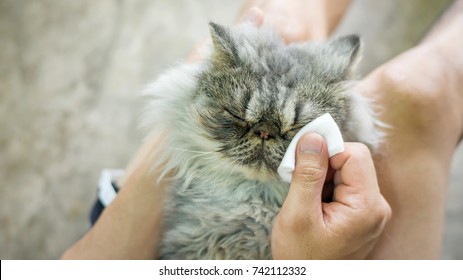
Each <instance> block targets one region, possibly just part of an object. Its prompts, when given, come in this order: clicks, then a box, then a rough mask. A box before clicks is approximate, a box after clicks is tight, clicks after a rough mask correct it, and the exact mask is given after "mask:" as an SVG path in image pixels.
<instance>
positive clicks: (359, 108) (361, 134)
mask: <svg viewBox="0 0 463 280" xmlns="http://www.w3.org/2000/svg"><path fill="white" fill-rule="evenodd" d="M348 94H349V96H350V100H351V111H350V114H351V123H350V128H349V130H350V134H351V135H353V137H354V138H355V139H354V141H357V142H361V143H364V144H366V145H367V146H368V147H369V148H370V150H371V152H372V153H375V152H377V151H378V147H379V146H380V145H381V143H383V141H384V138H385V137H386V129H387V128H388V126H387V125H386V124H384V123H383V122H381V121H379V120H378V118H377V116H378V114H379V111H380V110H381V108H379V105H377V104H376V102H375V100H371V99H368V98H367V97H365V96H363V95H361V94H359V93H358V92H354V91H352V90H351V91H349V93H348Z"/></svg>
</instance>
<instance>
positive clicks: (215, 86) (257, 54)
mask: <svg viewBox="0 0 463 280" xmlns="http://www.w3.org/2000/svg"><path fill="white" fill-rule="evenodd" d="M210 33H211V38H212V44H211V47H210V51H209V53H208V54H206V57H205V58H204V59H203V60H202V61H201V62H200V63H196V64H183V65H179V66H177V67H174V68H173V69H171V70H169V71H167V72H166V73H164V74H163V75H161V76H160V77H159V78H158V79H157V80H156V81H155V82H154V83H152V84H151V85H149V86H148V87H147V90H146V94H147V95H148V96H149V98H151V100H150V101H149V104H148V105H147V110H146V112H145V122H146V123H147V124H148V125H149V126H150V129H151V130H152V131H153V133H155V132H156V131H160V130H162V131H166V132H167V135H168V136H167V137H168V138H167V141H166V143H167V144H166V147H165V151H164V153H163V154H162V155H159V158H158V159H159V160H158V161H159V162H161V161H164V160H165V161H167V168H166V170H173V169H174V170H175V171H176V175H175V177H174V183H173V185H172V186H171V188H170V193H169V195H168V198H167V201H166V206H165V214H164V221H163V228H164V234H163V238H162V241H161V244H160V248H159V251H160V258H161V259H271V257H272V256H271V247H270V235H271V230H272V223H273V220H274V218H275V216H276V214H277V213H278V211H279V209H280V207H281V206H282V204H283V201H284V199H285V197H286V195H287V192H288V189H289V184H288V183H285V182H283V181H282V180H281V179H280V178H279V177H278V175H277V172H276V171H277V168H278V166H279V164H280V162H281V160H282V158H283V156H284V153H285V150H286V148H287V146H288V145H289V143H290V142H291V139H292V137H294V135H295V134H296V133H297V132H298V130H299V129H300V128H302V127H303V126H304V125H306V124H307V123H309V122H310V121H312V120H313V119H315V118H317V117H319V116H321V115H323V114H325V113H330V114H331V116H332V117H333V118H334V120H335V121H336V123H337V125H338V126H339V128H340V130H341V132H342V135H343V138H344V140H346V141H359V142H363V143H366V144H367V145H368V146H370V147H372V148H374V147H375V146H376V145H377V144H378V141H379V139H380V132H379V130H378V129H377V126H376V119H375V117H374V114H372V108H371V106H370V104H369V102H368V101H366V100H365V99H364V98H362V97H361V96H359V95H358V94H355V92H353V90H352V88H353V87H352V85H353V79H354V78H355V77H356V74H355V67H356V65H357V63H358V61H359V59H360V52H361V43H360V39H359V37H358V36H356V35H349V36H345V37H340V38H336V39H332V40H330V41H328V42H306V43H298V44H290V45H285V44H284V43H283V41H282V39H281V38H280V37H279V36H278V35H277V34H275V33H274V32H273V31H271V30H269V29H266V28H258V27H254V26H251V25H241V26H237V27H232V28H228V27H224V26H222V25H219V24H215V23H210Z"/></svg>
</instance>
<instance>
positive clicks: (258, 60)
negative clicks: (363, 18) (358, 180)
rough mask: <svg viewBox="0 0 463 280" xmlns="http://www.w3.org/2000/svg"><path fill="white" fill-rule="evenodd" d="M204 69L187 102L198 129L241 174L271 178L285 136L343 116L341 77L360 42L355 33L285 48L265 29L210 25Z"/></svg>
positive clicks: (288, 138) (344, 102)
mask: <svg viewBox="0 0 463 280" xmlns="http://www.w3.org/2000/svg"><path fill="white" fill-rule="evenodd" d="M211 33H212V38H213V43H214V52H213V55H212V59H211V67H210V69H209V70H208V71H206V72H204V73H202V74H201V76H200V77H199V83H198V88H197V90H196V92H195V95H194V98H193V100H192V105H191V108H192V112H193V116H194V118H195V119H196V120H197V122H198V123H199V126H200V127H201V128H202V131H201V132H200V134H201V135H202V136H204V137H206V138H208V139H209V140H212V141H215V142H216V143H217V145H216V146H217V147H220V148H219V149H218V150H217V151H215V152H217V153H219V154H220V155H221V156H223V157H224V158H226V159H228V160H229V161H231V162H233V164H235V165H238V166H240V167H242V168H241V170H245V171H246V173H247V174H248V175H250V174H251V176H256V177H261V176H267V177H268V176H269V175H270V176H273V175H274V176H276V170H277V168H278V166H279V164H280V162H281V160H282V158H283V156H284V153H285V151H286V148H287V147H288V145H289V143H290V142H291V139H292V138H293V137H294V135H295V134H296V133H297V132H298V131H299V129H300V128H302V127H303V126H304V125H306V124H307V123H309V122H310V121H312V120H313V119H315V118H317V117H319V116H321V115H322V114H325V113H330V114H331V115H332V116H333V118H334V119H335V120H336V122H337V123H338V125H339V127H340V128H341V131H342V130H343V127H344V126H345V123H346V122H347V121H348V118H349V109H350V100H349V98H348V96H347V95H346V94H344V91H345V81H346V80H347V79H349V78H350V75H351V69H350V68H351V65H352V63H353V61H354V60H355V57H356V56H357V53H358V48H359V39H358V38H357V37H355V36H349V37H343V38H340V39H337V40H334V41H331V42H328V43H323V44H322V43H311V44H299V45H292V46H285V45H284V44H283V43H282V42H281V40H280V39H279V38H277V37H276V36H275V35H273V34H271V33H269V32H268V31H264V30H258V29H255V28H251V27H246V28H244V29H243V30H229V29H226V28H224V27H221V26H219V25H216V24H211Z"/></svg>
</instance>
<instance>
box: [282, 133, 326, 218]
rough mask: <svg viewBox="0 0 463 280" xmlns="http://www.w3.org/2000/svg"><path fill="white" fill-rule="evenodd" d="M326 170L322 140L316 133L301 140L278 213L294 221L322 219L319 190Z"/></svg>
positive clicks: (306, 135)
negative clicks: (287, 189) (289, 182)
mask: <svg viewBox="0 0 463 280" xmlns="http://www.w3.org/2000/svg"><path fill="white" fill-rule="evenodd" d="M327 170H328V151H327V147H326V144H325V141H324V139H323V137H322V136H320V135H318V134H313V133H308V134H305V135H304V136H302V137H301V139H300V140H299V143H298V148H297V152H296V168H295V170H294V172H293V177H292V181H291V186H290V189H289V193H288V196H287V198H286V200H285V203H284V204H283V207H282V210H281V212H280V213H283V214H285V215H288V217H291V219H293V220H294V222H299V223H301V226H303V225H304V222H308V221H316V220H318V221H320V220H321V219H322V217H323V216H322V207H321V202H322V189H323V185H324V183H325V178H326V173H327Z"/></svg>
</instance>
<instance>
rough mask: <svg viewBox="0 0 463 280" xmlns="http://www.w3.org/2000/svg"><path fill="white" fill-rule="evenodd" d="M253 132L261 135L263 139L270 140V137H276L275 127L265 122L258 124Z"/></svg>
mask: <svg viewBox="0 0 463 280" xmlns="http://www.w3.org/2000/svg"><path fill="white" fill-rule="evenodd" d="M253 132H254V134H255V135H257V136H259V137H260V138H261V139H262V140H268V139H272V138H275V129H274V128H273V127H272V126H270V125H268V124H265V123H260V124H257V125H256V126H255V127H254V128H253Z"/></svg>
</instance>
